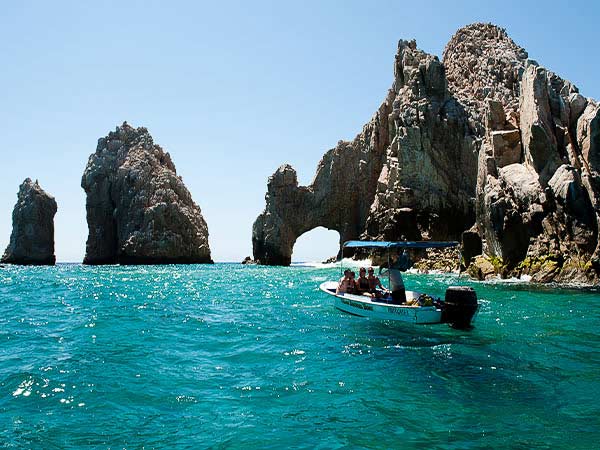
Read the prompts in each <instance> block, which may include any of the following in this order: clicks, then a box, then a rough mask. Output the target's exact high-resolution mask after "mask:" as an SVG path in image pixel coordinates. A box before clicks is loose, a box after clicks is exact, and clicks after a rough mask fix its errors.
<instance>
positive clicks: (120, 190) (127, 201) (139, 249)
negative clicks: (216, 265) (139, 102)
mask: <svg viewBox="0 0 600 450" xmlns="http://www.w3.org/2000/svg"><path fill="white" fill-rule="evenodd" d="M81 187H82V188H83V189H84V190H85V192H86V194H87V199H86V210H87V222H88V228H89V236H88V240H87V245H86V255H85V259H84V261H83V262H84V264H193V263H212V259H211V255H210V248H209V245H208V228H207V226H206V222H205V221H204V218H203V217H202V214H201V211H200V208H199V207H198V205H196V204H195V203H194V201H193V200H192V196H191V195H190V193H189V191H188V190H187V188H186V187H185V185H184V184H183V181H182V179H181V177H179V176H177V172H176V170H175V166H174V164H173V162H172V161H171V157H170V155H169V153H165V152H164V151H163V149H162V148H161V147H160V146H158V145H156V144H154V141H153V139H152V136H150V134H149V133H148V130H147V129H146V128H133V127H131V126H130V125H128V124H127V123H126V122H124V123H123V125H121V126H120V127H117V128H116V130H115V131H114V132H111V133H109V134H108V136H106V137H103V138H100V139H99V140H98V146H97V148H96V152H95V153H93V154H92V155H91V156H90V158H89V161H88V164H87V167H86V168H85V171H84V173H83V177H82V180H81Z"/></svg>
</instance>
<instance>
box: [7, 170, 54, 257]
mask: <svg viewBox="0 0 600 450" xmlns="http://www.w3.org/2000/svg"><path fill="white" fill-rule="evenodd" d="M56 210H57V207H56V201H55V200H54V197H52V196H51V195H48V194H47V193H46V192H45V191H44V190H43V189H42V188H41V187H40V185H39V184H38V182H37V180H36V181H35V182H33V181H31V179H29V178H26V179H25V181H23V184H21V186H20V187H19V193H18V194H17V204H16V205H15V208H14V210H13V214H12V223H13V229H12V234H11V235H10V243H9V244H8V247H7V248H6V251H5V252H4V256H2V261H1V262H3V263H12V264H23V265H54V263H55V262H56V257H55V256H54V215H55V214H56Z"/></svg>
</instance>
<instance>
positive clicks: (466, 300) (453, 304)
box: [442, 286, 479, 330]
mask: <svg viewBox="0 0 600 450" xmlns="http://www.w3.org/2000/svg"><path fill="white" fill-rule="evenodd" d="M478 307H479V304H478V303H477V294H476V293H475V290H474V289H473V288H470V287H467V286H450V287H448V289H446V297H445V301H444V303H443V305H442V322H443V323H448V324H450V326H451V327H452V328H458V329H459V330H466V329H469V328H471V320H472V319H473V316H474V315H475V313H476V312H477V308H478Z"/></svg>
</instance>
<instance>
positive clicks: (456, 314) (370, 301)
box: [319, 241, 479, 330]
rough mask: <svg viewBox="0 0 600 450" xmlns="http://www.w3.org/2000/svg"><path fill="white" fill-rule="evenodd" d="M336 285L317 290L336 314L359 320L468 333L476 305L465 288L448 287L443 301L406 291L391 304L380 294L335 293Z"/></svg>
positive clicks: (431, 244) (356, 244)
mask: <svg viewBox="0 0 600 450" xmlns="http://www.w3.org/2000/svg"><path fill="white" fill-rule="evenodd" d="M458 245H459V243H458V242H455V241H450V242H447V241H400V242H388V241H347V242H345V243H344V244H343V246H342V256H343V254H344V253H343V252H344V250H345V249H346V248H354V249H371V250H387V252H388V266H389V255H390V253H391V251H392V250H398V249H411V248H412V249H426V248H446V247H456V246H458ZM459 275H460V274H459ZM337 286H338V282H337V281H325V282H324V283H321V285H320V286H319V288H320V289H321V291H323V292H325V293H326V294H329V295H331V296H333V297H334V306H335V308H337V309H338V310H340V311H343V312H345V313H348V314H352V315H355V316H359V317H368V318H370V319H376V320H387V321H395V322H406V323H411V324H418V325H420V324H440V323H446V324H448V325H450V326H451V327H453V328H456V329H462V330H466V329H470V328H472V322H473V319H474V317H475V314H476V312H477V310H478V309H479V303H478V301H477V294H476V293H475V290H474V289H473V288H471V287H467V286H449V287H448V288H447V289H446V294H445V298H444V300H441V299H439V298H438V299H434V298H432V297H430V296H428V295H427V294H426V293H423V292H416V291H406V302H405V303H402V304H395V303H393V300H392V298H391V296H390V295H389V293H386V292H383V291H380V292H379V295H378V297H380V298H375V297H374V298H371V297H367V296H365V295H358V294H349V293H337V292H336V291H337Z"/></svg>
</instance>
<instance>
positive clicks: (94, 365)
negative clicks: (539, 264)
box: [0, 264, 600, 449]
mask: <svg viewBox="0 0 600 450" xmlns="http://www.w3.org/2000/svg"><path fill="white" fill-rule="evenodd" d="M338 277H339V268H335V267H332V266H317V267H311V266H295V267H289V268H272V267H257V266H243V265H240V264H215V265H202V266H196V265H192V266H144V267H142V266H137V267H135V266H133V267H132V266H129V267H121V266H104V267H85V266H81V265H76V264H72V265H71V264H60V265H57V266H56V267H53V268H48V267H33V268H31V267H30V268H24V267H6V268H3V269H0V448H44V449H55V448H57V449H58V448H60V449H65V448H66V449H69V448H77V449H79V448H115V449H116V448H127V449H129V448H136V449H137V448H244V449H251V448H307V449H312V448H318V449H335V448H448V449H471V448H522V449H530V448H552V449H554V448H582V449H588V448H589V449H593V448H599V445H600V293H599V292H597V291H594V290H592V289H588V290H569V289H559V288H556V287H544V288H540V287H534V286H531V285H527V284H519V283H487V284H483V283H474V282H469V281H467V280H466V279H465V278H464V277H463V278H461V279H460V280H459V279H457V276H456V275H417V274H407V275H406V276H405V282H406V285H407V289H414V290H422V291H425V292H428V293H431V294H434V295H437V296H443V294H444V291H445V287H446V286H447V285H448V284H457V283H459V284H469V285H472V286H474V287H475V289H476V291H477V293H478V296H479V298H480V301H481V308H480V312H479V314H478V316H477V319H476V322H475V325H476V327H475V328H474V329H473V330H472V331H456V330H453V329H451V328H449V327H448V326H447V325H430V326H415V325H413V326H411V325H402V324H392V323H384V322H377V321H370V320H368V319H361V318H358V317H354V316H350V315H346V314H344V313H341V312H339V311H337V310H335V309H334V308H333V306H332V303H331V300H332V298H331V297H329V296H327V295H326V294H323V293H321V292H320V291H319V290H318V285H319V284H320V283H321V282H323V281H326V280H328V279H337V278H338Z"/></svg>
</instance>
